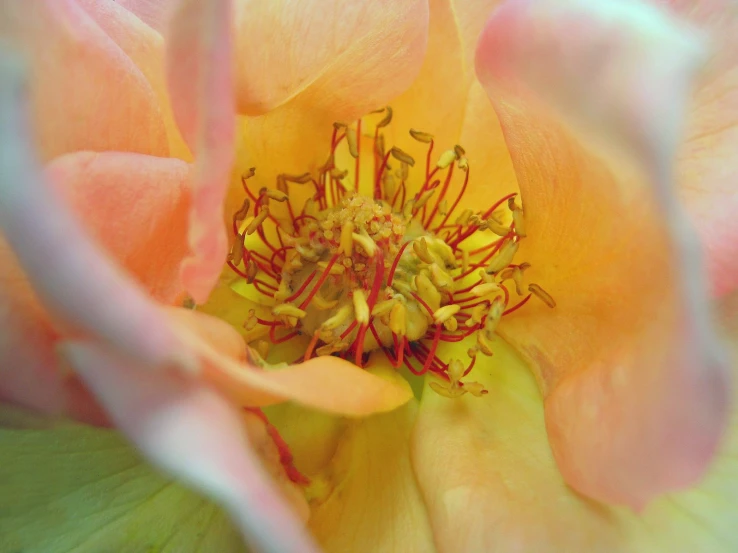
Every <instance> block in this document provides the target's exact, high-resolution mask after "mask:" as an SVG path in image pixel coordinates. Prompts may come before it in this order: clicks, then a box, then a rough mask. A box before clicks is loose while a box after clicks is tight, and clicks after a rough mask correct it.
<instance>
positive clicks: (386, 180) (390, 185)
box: [382, 173, 397, 199]
mask: <svg viewBox="0 0 738 553" xmlns="http://www.w3.org/2000/svg"><path fill="white" fill-rule="evenodd" d="M382 184H383V185H384V194H385V198H390V199H391V198H394V197H395V190H397V187H396V186H395V177H393V176H392V175H391V174H390V173H385V174H384V175H383V176H382Z"/></svg>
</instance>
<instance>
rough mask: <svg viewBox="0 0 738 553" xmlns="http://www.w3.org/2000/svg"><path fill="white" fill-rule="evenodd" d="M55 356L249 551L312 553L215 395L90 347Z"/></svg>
mask: <svg viewBox="0 0 738 553" xmlns="http://www.w3.org/2000/svg"><path fill="white" fill-rule="evenodd" d="M63 352H64V355H65V356H66V358H67V359H68V361H69V362H70V364H71V365H72V366H73V367H74V368H75V370H77V371H78V372H79V373H80V375H81V376H82V377H83V378H84V379H85V381H86V382H87V384H88V385H89V386H90V387H91V388H92V389H93V390H94V391H95V393H96V395H97V396H98V397H100V399H101V400H102V402H103V403H104V404H105V406H106V408H107V409H108V410H109V412H110V415H111V417H112V418H113V420H114V421H115V422H116V424H117V425H118V426H119V427H120V428H121V429H122V430H123V431H124V432H125V433H126V434H127V435H128V436H129V437H130V438H131V439H132V441H133V442H134V443H135V444H136V445H137V446H138V447H139V448H140V449H141V451H142V452H143V453H144V455H146V457H148V459H149V460H150V461H151V462H153V463H155V464H157V465H158V466H159V467H161V468H163V469H164V470H166V471H168V472H169V473H171V474H173V475H175V476H177V477H179V478H181V479H182V480H184V481H185V482H187V483H188V484H189V485H191V486H192V487H194V488H196V489H197V490H199V491H201V492H204V493H206V494H208V495H209V496H211V497H213V498H214V499H215V500H216V501H218V502H219V503H220V504H221V505H222V506H223V507H224V508H225V509H226V510H228V511H229V512H230V514H231V516H232V518H233V520H234V522H235V523H236V524H237V525H238V526H239V527H240V528H241V530H242V532H243V533H244V536H245V538H246V540H247V541H248V542H249V543H250V544H251V545H252V546H253V547H255V548H258V549H259V550H261V551H265V552H273V553H277V552H283V551H294V552H296V553H297V552H304V553H309V552H316V553H317V548H316V547H315V545H314V544H313V543H312V540H311V539H310V538H309V537H308V536H307V534H306V533H305V531H304V529H303V527H302V524H301V523H300V521H299V520H298V519H297V518H296V516H295V514H294V512H292V511H291V510H290V509H289V508H288V507H287V505H286V504H285V502H284V499H282V498H281V497H280V495H279V492H278V491H277V489H276V487H275V485H274V484H273V483H272V482H271V481H270V479H269V477H268V476H267V474H265V472H264V469H263V468H262V467H261V466H260V465H259V462H258V460H257V458H256V455H255V453H254V452H253V451H252V449H251V446H250V445H249V444H248V443H247V441H246V439H245V436H244V428H243V421H242V419H241V418H240V417H239V415H238V413H237V412H236V410H235V409H234V408H232V407H231V406H230V405H229V404H228V403H227V402H226V401H225V400H224V399H223V398H222V397H221V396H219V395H218V394H217V393H215V392H214V391H212V390H211V389H209V388H208V387H207V386H206V385H204V384H202V383H200V382H199V381H197V380H192V379H187V378H184V377H183V376H182V375H181V374H176V373H170V372H159V371H148V370H145V369H141V368H140V367H137V366H136V365H131V364H128V363H127V362H125V361H123V360H121V359H119V358H116V357H115V356H114V355H111V353H110V352H109V351H107V350H105V349H104V348H100V347H98V346H95V345H90V344H86V343H83V342H67V343H65V344H64V346H63Z"/></svg>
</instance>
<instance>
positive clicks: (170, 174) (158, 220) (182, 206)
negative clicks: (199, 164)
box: [46, 152, 190, 304]
mask: <svg viewBox="0 0 738 553" xmlns="http://www.w3.org/2000/svg"><path fill="white" fill-rule="evenodd" d="M46 175H47V177H48V179H49V180H50V181H51V183H52V186H53V187H54V188H55V190H56V192H57V193H58V194H59V195H60V196H61V197H62V198H63V200H64V201H66V202H67V204H68V205H69V206H70V209H72V211H74V212H75V213H78V214H79V218H80V219H81V220H82V221H83V223H84V225H85V227H86V229H87V231H88V232H89V234H90V235H91V236H92V237H93V238H94V239H95V240H97V241H98V242H99V243H100V245H101V246H103V247H104V248H105V249H106V250H107V251H108V253H109V254H110V255H112V256H113V257H114V258H115V259H116V260H117V261H118V263H120V264H121V265H122V266H123V267H125V268H126V269H127V270H128V271H129V272H130V273H131V274H132V275H133V276H135V277H136V279H137V280H138V281H139V283H140V284H141V285H142V286H143V287H145V288H146V290H147V291H148V292H149V294H150V295H151V296H152V297H153V298H154V299H156V300H158V301H160V302H162V303H167V304H171V303H174V302H176V301H178V300H181V298H182V295H183V293H184V289H183V287H182V283H181V282H180V278H179V266H180V264H181V262H182V260H183V259H184V257H185V256H186V255H187V244H186V233H187V214H188V210H189V204H190V202H189V177H190V166H189V165H187V164H186V163H184V162H182V161H180V160H177V159H170V158H158V157H151V156H144V155H140V154H128V153H121V152H105V153H101V154H96V153H92V152H76V153H73V154H67V155H64V156H61V157H59V158H56V159H55V160H53V161H52V162H51V163H50V164H49V165H48V166H47V169H46Z"/></svg>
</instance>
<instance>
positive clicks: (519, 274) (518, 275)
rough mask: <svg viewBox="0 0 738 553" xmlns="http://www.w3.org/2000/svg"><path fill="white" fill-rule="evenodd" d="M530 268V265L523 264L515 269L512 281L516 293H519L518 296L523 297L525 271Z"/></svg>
mask: <svg viewBox="0 0 738 553" xmlns="http://www.w3.org/2000/svg"><path fill="white" fill-rule="evenodd" d="M528 267H530V264H529V263H521V264H520V265H518V266H517V267H513V270H512V279H513V282H514V283H515V291H516V292H517V294H518V296H522V295H523V271H524V270H525V269H527V268H528Z"/></svg>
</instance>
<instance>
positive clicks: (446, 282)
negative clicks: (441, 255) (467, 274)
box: [430, 263, 454, 290]
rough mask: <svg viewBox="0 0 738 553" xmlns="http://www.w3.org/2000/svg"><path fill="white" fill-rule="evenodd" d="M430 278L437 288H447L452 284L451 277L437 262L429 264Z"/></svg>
mask: <svg viewBox="0 0 738 553" xmlns="http://www.w3.org/2000/svg"><path fill="white" fill-rule="evenodd" d="M430 279H431V282H432V283H433V285H434V286H435V287H436V288H438V289H439V290H447V289H448V288H451V287H452V286H453V284H454V279H453V277H452V276H451V275H449V274H448V273H447V272H446V271H444V270H443V269H441V268H440V267H439V266H438V264H437V263H432V264H431V266H430Z"/></svg>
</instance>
